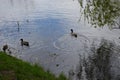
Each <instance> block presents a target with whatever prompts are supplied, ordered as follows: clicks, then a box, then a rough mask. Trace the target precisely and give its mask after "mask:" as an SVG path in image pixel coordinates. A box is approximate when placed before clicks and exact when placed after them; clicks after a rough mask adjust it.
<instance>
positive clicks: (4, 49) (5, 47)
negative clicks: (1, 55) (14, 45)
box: [2, 44, 8, 52]
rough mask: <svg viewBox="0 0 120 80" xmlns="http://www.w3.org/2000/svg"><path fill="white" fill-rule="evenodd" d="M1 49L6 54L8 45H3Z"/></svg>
mask: <svg viewBox="0 0 120 80" xmlns="http://www.w3.org/2000/svg"><path fill="white" fill-rule="evenodd" d="M2 49H3V51H4V52H6V50H7V49H8V45H7V44H6V45H3V48H2Z"/></svg>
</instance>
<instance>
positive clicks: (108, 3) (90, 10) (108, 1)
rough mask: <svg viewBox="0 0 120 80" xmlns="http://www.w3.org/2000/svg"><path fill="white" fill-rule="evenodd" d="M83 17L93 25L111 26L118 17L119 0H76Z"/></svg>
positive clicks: (119, 10)
mask: <svg viewBox="0 0 120 80" xmlns="http://www.w3.org/2000/svg"><path fill="white" fill-rule="evenodd" d="M78 1H79V3H80V7H81V11H82V12H83V14H84V17H85V19H87V20H88V22H89V23H91V24H92V25H94V26H95V27H98V26H99V27H103V26H105V25H108V26H113V25H116V24H119V23H118V19H119V18H120V0H78Z"/></svg>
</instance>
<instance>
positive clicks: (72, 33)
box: [71, 29, 77, 38]
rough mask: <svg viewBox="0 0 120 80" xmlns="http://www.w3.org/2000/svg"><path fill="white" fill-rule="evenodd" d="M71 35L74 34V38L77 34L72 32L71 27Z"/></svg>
mask: <svg viewBox="0 0 120 80" xmlns="http://www.w3.org/2000/svg"><path fill="white" fill-rule="evenodd" d="M71 36H74V37H75V38H77V34H76V33H74V32H73V29H71Z"/></svg>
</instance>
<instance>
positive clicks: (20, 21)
mask: <svg viewBox="0 0 120 80" xmlns="http://www.w3.org/2000/svg"><path fill="white" fill-rule="evenodd" d="M3 3H4V4H3ZM79 19H80V10H79V3H78V1H77V0H74V1H73V0H51V1H50V0H0V45H1V46H0V47H1V48H2V45H4V44H8V45H9V47H10V49H11V51H12V54H11V55H13V56H15V57H17V58H20V59H23V60H25V61H29V62H31V63H37V64H41V65H42V66H43V67H44V68H45V69H46V70H50V71H52V72H53V73H55V74H56V75H58V74H60V73H61V72H64V73H65V74H68V72H69V70H71V69H75V68H76V65H77V64H78V62H79V56H78V55H79V54H80V55H82V56H83V57H85V56H88V54H87V51H88V47H89V46H90V44H91V43H92V42H93V41H95V42H96V43H98V42H100V40H101V38H105V39H108V40H112V41H115V42H116V43H119V42H120V41H119V39H118V37H119V34H120V32H119V30H109V29H108V28H102V29H101V28H97V29H96V28H93V27H91V26H90V25H89V24H87V22H86V21H84V19H83V18H81V20H80V21H79ZM71 28H73V29H74V31H75V32H76V33H77V34H78V38H74V37H72V36H71V35H70V29H71ZM21 38H23V39H24V40H26V41H29V43H30V48H28V47H25V46H24V47H21V45H20V39H21Z"/></svg>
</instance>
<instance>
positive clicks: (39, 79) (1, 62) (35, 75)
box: [0, 52, 67, 80]
mask: <svg viewBox="0 0 120 80" xmlns="http://www.w3.org/2000/svg"><path fill="white" fill-rule="evenodd" d="M0 80H67V79H66V77H65V76H64V75H63V74H61V75H60V76H59V77H56V76H55V75H53V74H51V73H50V72H45V71H44V70H43V68H42V67H40V66H37V65H31V64H30V63H28V62H24V61H22V60H19V59H17V58H15V57H12V56H9V55H7V54H5V53H4V52H0Z"/></svg>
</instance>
